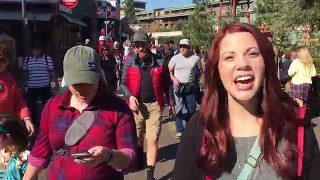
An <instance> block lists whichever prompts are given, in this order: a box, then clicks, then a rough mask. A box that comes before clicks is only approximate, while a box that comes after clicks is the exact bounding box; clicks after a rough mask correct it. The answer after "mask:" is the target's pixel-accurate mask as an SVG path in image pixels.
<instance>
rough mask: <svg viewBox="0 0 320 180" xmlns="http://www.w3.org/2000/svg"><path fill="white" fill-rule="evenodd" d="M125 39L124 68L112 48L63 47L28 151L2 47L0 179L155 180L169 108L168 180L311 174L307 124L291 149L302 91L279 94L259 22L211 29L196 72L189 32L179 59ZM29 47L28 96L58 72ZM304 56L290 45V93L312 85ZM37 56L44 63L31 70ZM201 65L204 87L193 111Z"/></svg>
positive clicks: (26, 119) (312, 146)
mask: <svg viewBox="0 0 320 180" xmlns="http://www.w3.org/2000/svg"><path fill="white" fill-rule="evenodd" d="M243 42H246V43H243ZM130 46H131V47H132V48H133V51H134V52H135V53H136V57H135V58H134V59H132V60H130V61H126V62H125V63H124V64H123V68H122V69H121V68H118V67H119V66H117V63H116V60H115V59H114V57H113V56H112V53H111V52H110V51H111V49H110V48H109V47H104V48H103V51H102V54H101V55H98V54H97V52H96V51H95V50H94V49H92V48H90V47H87V46H82V45H78V46H75V47H72V48H71V49H69V50H68V51H67V52H66V54H65V57H64V61H63V71H64V78H63V79H64V83H65V85H66V87H67V88H66V89H65V90H64V91H63V92H62V93H60V94H57V95H55V96H54V97H52V98H50V99H49V100H48V101H47V102H46V104H45V106H44V108H43V111H42V114H41V120H40V121H39V124H38V125H37V123H36V122H35V124H36V129H37V131H38V135H37V138H36V141H35V144H34V146H33V148H32V150H31V152H29V151H27V148H28V134H32V133H33V132H34V127H33V124H32V123H31V122H32V121H31V113H30V111H29V110H28V108H27V107H26V105H25V103H24V101H23V98H22V96H21V93H20V91H19V89H18V88H17V87H16V86H17V85H16V84H15V81H14V79H13V78H12V76H11V75H10V73H8V72H7V71H6V64H7V59H6V55H5V50H3V49H0V107H1V111H0V112H1V113H0V114H1V115H0V149H1V151H0V177H4V179H10V178H11V179H24V180H31V179H36V178H37V177H38V175H39V173H40V172H41V170H43V169H45V168H46V169H47V177H48V179H79V180H80V179H94V180H100V179H101V180H105V179H112V180H118V179H119V180H120V179H123V178H124V175H123V172H125V171H127V170H128V169H130V168H133V167H138V170H139V169H143V168H144V167H145V165H146V169H147V177H146V179H147V180H153V179H155V178H154V171H155V165H156V162H157V155H158V149H159V146H158V142H159V137H160V133H161V125H162V111H163V110H164V107H165V105H166V104H167V105H168V107H169V112H170V114H175V115H176V128H177V134H176V137H177V138H179V139H180V138H181V142H180V145H179V149H178V152H177V157H176V162H175V167H174V170H173V177H172V179H174V180H186V179H188V180H189V179H190V180H198V179H206V180H209V179H222V180H223V179H241V180H249V179H251V180H253V179H272V180H276V179H296V178H297V177H298V176H299V177H300V178H303V179H316V178H317V177H318V176H319V173H318V172H319V171H318V170H317V166H318V164H320V156H319V155H320V152H319V146H318V142H317V140H316V139H315V137H314V132H313V126H311V125H305V134H304V135H305V139H307V140H306V141H305V145H304V146H302V148H303V149H302V151H301V147H300V146H299V145H298V144H297V139H299V138H298V135H297V131H298V128H299V127H301V126H302V125H301V124H300V123H299V122H300V119H299V117H298V115H297V113H294V112H296V109H297V108H299V107H301V106H302V105H303V104H302V105H301V102H300V101H299V100H301V99H300V98H302V101H304V99H303V98H304V95H303V97H302V96H301V97H300V96H298V95H297V94H295V95H294V96H292V97H293V98H295V99H294V100H295V101H293V100H292V98H291V97H290V96H289V94H288V93H286V92H285V91H283V90H282V89H281V86H280V81H279V77H278V74H277V69H276V68H275V67H276V66H275V65H274V61H272V60H273V59H274V57H275V51H274V50H273V46H272V43H271V42H270V41H268V38H267V37H266V36H265V35H263V34H262V33H261V32H260V31H259V30H258V29H257V28H255V27H254V26H252V25H249V24H243V23H240V24H231V25H227V26H225V27H224V28H222V29H220V30H219V31H218V33H217V34H216V36H215V39H214V41H213V45H212V46H211V48H210V53H209V55H208V61H207V63H206V66H205V72H204V71H203V65H202V64H201V57H200V56H199V50H198V49H199V48H197V47H194V48H192V46H191V43H190V41H189V40H188V39H182V40H181V41H180V43H179V54H177V55H174V54H172V50H171V49H170V45H169V44H165V45H164V46H163V52H162V54H161V56H159V55H157V54H154V53H152V52H151V49H150V46H151V43H150V37H149V36H148V35H147V33H145V32H143V31H138V32H136V33H135V34H134V36H133V42H132V44H130ZM37 50H38V49H34V52H33V56H32V57H28V58H26V60H25V66H24V70H25V71H27V72H28V73H29V75H28V83H29V87H28V91H29V90H30V89H31V90H32V91H33V94H32V93H31V92H29V95H30V93H31V95H32V96H31V95H30V97H34V98H37V97H36V96H37V95H38V93H40V92H42V90H44V89H46V88H47V86H48V83H49V84H50V82H51V78H55V76H54V74H53V73H52V70H53V66H52V60H51V58H50V57H48V56H46V55H45V54H44V53H39V51H37ZM304 53H305V52H304V50H302V51H301V54H300V53H299V52H298V55H297V59H299V60H297V61H296V60H295V61H293V62H292V63H291V65H290V68H289V70H288V76H291V77H292V84H294V85H293V87H291V89H292V92H294V91H293V89H300V88H302V89H304V88H309V87H305V86H306V85H304V84H305V83H309V79H307V78H306V77H305V76H306V74H309V75H310V76H312V75H313V74H314V67H313V65H312V64H311V63H310V62H312V60H311V59H310V56H309V55H308V54H304ZM303 54H304V55H303ZM302 57H303V58H306V57H307V58H306V59H303V58H302ZM36 60H39V61H40V60H41V62H42V64H40V65H38V64H37V65H35V62H37V61H36ZM301 67H309V70H308V71H307V70H306V71H301V70H300V69H299V68H301ZM40 70H42V71H43V73H38V72H37V71H40ZM203 72H204V76H205V78H204V84H203V88H204V91H205V93H204V96H203V98H200V99H202V102H201V109H200V110H199V111H197V108H196V107H197V103H196V100H197V96H199V93H198V90H199V80H200V79H201V77H202V76H203V75H202V74H203ZM301 72H302V74H300V73H301ZM42 74H44V75H46V76H45V77H42V76H41V75H42ZM40 76H41V78H40ZM120 76H121V79H120V88H121V89H122V91H123V93H124V97H123V98H124V100H123V99H121V98H120V97H117V96H116V95H115V94H114V91H115V89H116V88H117V82H115V81H114V80H115V79H119V78H120ZM295 77H296V78H295ZM37 78H38V79H41V81H35V79H37ZM306 79H307V81H305V80H306ZM54 81H55V80H54ZM301 83H302V84H303V85H302V86H299V88H295V87H294V86H295V85H298V84H301ZM40 84H41V86H40ZM303 91H304V90H303ZM9 92H10V93H9ZM11 92H14V93H11ZM293 94H294V93H293ZM45 100H46V99H45ZM279 102H281V103H279ZM297 104H298V106H297ZM184 109H186V113H184V112H185V111H184ZM7 114H11V115H7ZM184 121H185V122H186V123H183V122H184ZM145 140H146V147H147V152H146V159H145V157H144V152H143V148H144V143H145ZM300 157H303V158H300ZM301 160H303V162H301ZM301 164H303V167H302V166H301Z"/></svg>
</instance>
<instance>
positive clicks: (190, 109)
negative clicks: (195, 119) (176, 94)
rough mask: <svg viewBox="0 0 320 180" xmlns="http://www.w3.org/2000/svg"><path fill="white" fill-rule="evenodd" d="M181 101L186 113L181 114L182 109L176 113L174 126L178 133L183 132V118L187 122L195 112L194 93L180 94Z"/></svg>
mask: <svg viewBox="0 0 320 180" xmlns="http://www.w3.org/2000/svg"><path fill="white" fill-rule="evenodd" d="M182 101H183V105H184V107H185V108H186V109H187V114H183V113H182V110H181V111H180V112H177V115H176V128H177V132H178V133H183V132H184V126H183V123H182V122H183V120H185V121H186V123H188V121H189V119H190V118H191V117H192V115H193V114H194V113H195V112H196V108H197V107H196V106H197V105H196V96H195V94H189V95H182Z"/></svg>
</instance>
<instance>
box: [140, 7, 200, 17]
mask: <svg viewBox="0 0 320 180" xmlns="http://www.w3.org/2000/svg"><path fill="white" fill-rule="evenodd" d="M195 7H196V6H195V5H191V6H183V7H179V8H174V7H170V8H156V9H152V10H146V11H141V12H137V13H136V15H140V14H144V13H153V12H154V11H170V10H183V9H192V8H195ZM159 9H160V10H159Z"/></svg>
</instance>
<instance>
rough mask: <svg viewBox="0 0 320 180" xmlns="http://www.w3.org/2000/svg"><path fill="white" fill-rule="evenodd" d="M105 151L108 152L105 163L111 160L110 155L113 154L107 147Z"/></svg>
mask: <svg viewBox="0 0 320 180" xmlns="http://www.w3.org/2000/svg"><path fill="white" fill-rule="evenodd" d="M107 151H108V152H107V153H108V158H107V160H106V163H107V164H109V163H110V161H111V159H112V155H113V152H112V150H110V149H107Z"/></svg>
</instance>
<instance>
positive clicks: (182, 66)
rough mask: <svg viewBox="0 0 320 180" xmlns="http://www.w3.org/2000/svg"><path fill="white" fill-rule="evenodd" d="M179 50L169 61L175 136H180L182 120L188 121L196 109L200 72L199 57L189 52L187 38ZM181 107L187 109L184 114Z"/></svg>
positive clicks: (182, 127) (182, 41)
mask: <svg viewBox="0 0 320 180" xmlns="http://www.w3.org/2000/svg"><path fill="white" fill-rule="evenodd" d="M179 51H180V53H179V54H177V55H175V56H173V57H172V59H171V60H170V62H169V71H170V78H171V80H172V81H173V85H174V92H175V100H176V113H177V114H176V127H177V134H176V138H180V137H181V135H182V133H183V131H184V126H183V123H182V121H183V120H185V121H186V122H188V120H189V118H190V117H191V116H192V115H193V113H194V112H195V111H196V89H197V86H198V85H199V84H198V83H199V78H200V77H201V74H202V67H201V62H200V58H199V56H196V55H194V54H193V53H192V52H191V47H190V42H189V40H188V39H182V40H181V41H180V44H179ZM183 107H185V108H186V109H187V115H186V116H184V115H183V114H182V109H183Z"/></svg>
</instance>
